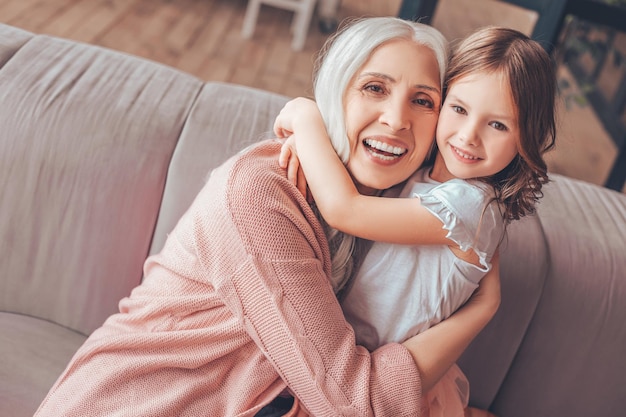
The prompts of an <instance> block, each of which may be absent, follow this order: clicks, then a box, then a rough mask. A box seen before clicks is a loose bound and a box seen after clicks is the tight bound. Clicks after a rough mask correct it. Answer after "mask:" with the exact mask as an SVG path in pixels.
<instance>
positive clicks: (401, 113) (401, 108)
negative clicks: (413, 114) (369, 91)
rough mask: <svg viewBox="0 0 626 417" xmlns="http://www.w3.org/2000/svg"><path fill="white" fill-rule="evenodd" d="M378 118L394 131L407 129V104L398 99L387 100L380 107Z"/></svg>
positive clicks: (408, 122) (408, 124) (408, 123)
mask: <svg viewBox="0 0 626 417" xmlns="http://www.w3.org/2000/svg"><path fill="white" fill-rule="evenodd" d="M379 120H380V122H381V123H382V124H384V125H387V126H389V128H391V130H392V131H394V132H397V131H400V130H404V129H408V128H409V127H410V125H411V121H410V119H409V115H408V109H407V106H406V105H405V104H404V103H401V102H400V100H388V101H387V102H386V103H385V104H384V106H383V108H382V111H381V114H380V118H379Z"/></svg>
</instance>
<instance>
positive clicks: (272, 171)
mask: <svg viewBox="0 0 626 417" xmlns="http://www.w3.org/2000/svg"><path fill="white" fill-rule="evenodd" d="M264 151H267V148H263V147H260V148H258V149H256V150H253V151H252V154H254V152H264ZM276 151H277V150H276V149H275V150H273V151H272V152H270V154H269V155H267V157H266V158H265V159H264V158H255V157H254V155H252V156H251V158H250V160H245V159H242V160H241V161H240V163H238V164H236V165H235V166H234V167H233V169H232V172H231V175H230V179H229V184H228V197H227V199H226V200H227V202H226V205H227V211H228V213H229V215H230V216H231V219H232V222H233V225H234V230H236V234H237V237H236V240H237V243H236V245H235V246H236V247H233V248H230V250H234V251H240V250H241V251H242V257H241V263H240V265H238V266H237V268H236V269H235V272H234V273H233V274H231V275H230V276H228V277H226V278H225V279H224V281H223V282H221V283H220V284H219V285H217V288H216V290H217V291H218V292H219V293H220V294H221V296H222V297H223V299H224V300H225V303H226V304H227V305H228V307H229V308H230V309H231V310H232V311H233V313H234V314H235V316H236V317H237V318H238V319H239V320H241V322H242V324H243V325H244V326H245V328H246V329H247V331H248V333H249V334H250V336H251V337H252V338H253V340H254V341H255V343H256V344H257V345H258V346H259V348H260V349H261V350H262V351H263V353H264V355H265V356H266V357H267V358H268V359H269V361H270V362H271V363H272V364H273V366H274V368H275V369H276V370H277V372H278V373H279V375H280V376H281V378H282V379H283V380H284V381H285V382H286V383H287V385H288V386H289V388H290V389H291V390H292V391H293V392H294V394H295V395H296V396H297V397H298V399H299V400H300V401H301V403H302V404H304V406H305V407H306V408H307V410H308V411H309V413H310V414H311V415H314V416H318V417H322V416H332V417H336V416H371V415H376V416H405V415H406V416H418V415H419V414H420V411H419V410H420V405H421V380H420V376H419V373H418V370H417V367H416V365H415V363H414V361H413V359H412V356H411V355H410V353H409V352H408V350H407V349H405V348H404V347H403V346H402V345H399V344H390V345H387V346H384V347H382V348H381V349H379V350H377V351H376V352H374V353H371V354H370V353H369V352H368V351H367V350H366V349H365V348H363V347H360V346H356V345H355V337H354V332H353V330H352V328H351V327H350V326H349V325H348V324H347V322H346V321H345V318H344V316H343V313H342V310H341V307H340V306H339V303H338V301H337V299H336V297H335V294H334V292H333V288H332V286H331V284H330V282H329V279H328V276H329V273H330V258H329V252H328V246H327V243H326V240H325V236H324V233H323V229H322V227H321V226H320V224H319V222H318V221H317V219H316V218H315V216H314V214H313V212H312V210H311V209H310V207H308V205H307V204H306V201H305V200H304V198H302V196H301V195H300V194H299V193H298V191H297V190H296V188H295V187H294V186H292V185H291V184H290V183H289V182H288V181H287V180H286V178H285V176H284V172H283V171H282V170H280V169H279V167H278V165H277V163H276V162H274V161H277V158H276V155H277V153H276ZM251 160H254V161H264V165H263V166H255V164H254V163H253V162H252V161H251ZM231 240H232V239H231ZM200 257H202V254H200ZM203 262H211V259H204V260H203Z"/></svg>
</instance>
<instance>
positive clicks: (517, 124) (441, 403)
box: [275, 27, 556, 417]
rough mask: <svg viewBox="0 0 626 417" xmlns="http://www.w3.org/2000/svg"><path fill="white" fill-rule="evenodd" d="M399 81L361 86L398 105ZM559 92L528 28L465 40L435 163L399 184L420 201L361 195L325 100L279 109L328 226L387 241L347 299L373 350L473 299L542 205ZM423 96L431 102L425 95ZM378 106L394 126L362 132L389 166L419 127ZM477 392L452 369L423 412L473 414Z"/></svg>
mask: <svg viewBox="0 0 626 417" xmlns="http://www.w3.org/2000/svg"><path fill="white" fill-rule="evenodd" d="M398 82H402V80H393V79H387V78H385V77H380V76H379V75H378V74H371V75H370V76H367V77H364V78H363V79H362V94H364V95H368V96H370V97H371V98H372V99H373V103H374V104H373V105H374V106H381V107H385V106H390V107H393V106H394V105H396V103H395V102H393V100H388V99H387V91H388V90H389V88H390V86H391V85H393V84H394V83H398ZM555 92H556V76H555V71H554V66H553V63H552V62H551V60H550V57H549V56H548V55H547V53H546V52H545V51H544V50H543V49H542V48H541V46H539V44H538V43H536V42H534V41H532V40H531V39H529V38H528V37H527V36H526V35H524V34H522V33H520V32H517V31H514V30H511V29H506V28H497V27H489V28H484V29H481V30H479V31H477V32H475V33H474V34H472V35H471V36H469V37H468V38H466V39H465V40H464V41H463V42H462V43H461V44H460V45H459V47H458V49H457V50H456V51H455V53H454V54H453V56H452V58H451V61H450V65H449V67H448V70H447V73H446V97H445V101H444V103H443V106H442V108H441V111H440V116H439V123H438V127H437V133H436V146H437V150H436V153H435V155H434V161H433V162H432V164H430V165H429V166H428V167H426V168H422V169H420V170H418V171H417V172H416V173H415V174H414V175H413V176H412V177H411V178H410V179H409V180H408V181H407V183H406V185H405V186H404V189H403V190H402V193H401V196H403V197H409V196H411V197H417V198H415V199H394V198H376V197H371V196H366V195H361V194H359V192H358V191H357V189H356V188H355V186H354V183H353V182H352V181H351V180H350V176H349V175H348V173H347V172H346V170H345V167H344V166H343V164H342V163H341V161H340V160H339V159H338V158H337V155H336V153H335V152H334V151H333V148H332V147H331V146H330V142H329V141H328V138H327V135H326V133H325V132H326V131H325V130H324V123H323V120H322V118H321V116H320V114H319V111H318V110H317V107H316V105H315V104H314V103H313V102H312V101H308V100H306V99H296V100H294V101H292V102H290V103H289V104H288V105H287V106H286V108H285V109H284V110H283V111H282V112H281V114H280V115H279V117H278V118H277V120H276V124H275V131H276V133H277V134H278V135H279V136H283V137H285V136H287V135H289V134H290V133H291V132H293V133H294V136H293V139H290V140H289V141H287V142H286V144H285V145H284V146H283V153H282V154H281V161H280V162H281V165H282V166H283V167H288V171H289V172H290V177H291V178H292V180H294V181H295V176H294V174H295V172H296V171H297V167H298V161H297V160H296V159H295V155H294V154H295V152H294V150H293V149H292V148H291V147H292V146H294V145H293V143H292V142H293V141H295V148H296V150H297V155H298V158H299V163H300V165H301V167H302V170H303V171H304V175H305V176H306V182H308V185H309V187H310V191H311V193H312V196H313V197H314V199H315V202H316V204H317V207H318V209H319V210H320V212H321V213H322V215H323V217H324V219H325V220H326V221H327V223H328V224H329V225H330V226H331V227H334V228H337V229H339V230H341V231H342V232H344V233H348V234H352V235H356V236H358V237H361V238H364V239H369V240H372V241H376V242H377V243H374V244H373V246H372V248H371V250H370V252H369V253H368V255H367V256H366V258H365V260H364V262H363V264H362V265H361V267H360V269H359V271H358V273H357V274H356V276H355V278H354V279H353V281H352V282H351V284H350V285H351V286H350V287H349V288H348V290H347V295H346V297H345V299H344V300H343V301H342V307H343V309H344V312H345V315H346V318H347V319H348V321H349V322H350V323H351V324H352V325H353V327H354V329H355V332H356V335H357V341H358V343H361V344H363V345H365V346H366V347H368V348H369V349H371V350H374V349H376V348H377V347H378V346H380V345H381V344H384V343H388V342H401V341H403V340H405V339H406V338H408V337H410V336H413V335H415V334H418V333H420V332H422V331H424V330H425V329H427V328H429V327H431V326H433V325H435V324H437V323H439V322H440V321H442V320H444V319H446V318H447V317H449V316H450V315H451V314H452V313H453V312H454V311H455V310H456V309H458V308H459V307H460V306H461V305H462V304H463V303H465V301H466V300H467V299H468V298H469V296H470V295H471V294H472V292H473V291H474V290H475V289H476V287H477V286H478V283H479V281H480V280H481V278H482V277H483V276H484V275H485V274H486V273H487V272H488V271H489V270H490V269H491V260H492V257H493V256H494V253H495V252H496V250H497V248H498V245H499V243H500V241H501V240H502V238H503V236H504V232H505V228H506V225H507V224H508V223H509V222H510V221H512V220H516V219H519V218H521V217H523V216H525V215H527V214H530V213H532V212H534V207H535V203H536V202H537V200H538V199H539V198H540V197H541V195H542V194H541V187H542V185H543V184H545V183H546V182H547V181H548V177H547V173H546V171H547V170H546V164H545V162H544V160H543V154H544V153H545V152H546V151H547V150H549V149H550V148H552V147H553V145H554V140H555V130H556V128H555V121H554V104H555ZM344 104H347V103H344ZM415 105H416V106H417V105H421V103H420V101H419V98H417V99H416V100H415ZM380 114H381V116H380V118H379V119H378V120H377V121H376V122H377V123H380V124H382V125H385V126H386V127H387V131H386V132H380V131H377V132H373V133H372V134H371V135H363V136H362V137H360V138H359V140H360V141H361V142H362V143H364V144H365V145H366V146H367V149H368V151H369V157H370V158H371V159H372V160H374V161H377V162H378V163H379V164H381V165H384V164H386V163H390V162H391V161H397V160H398V159H400V158H403V157H404V155H405V154H406V152H407V149H406V148H405V147H404V146H403V145H402V144H403V143H404V142H403V140H402V138H403V136H404V135H406V134H410V133H409V132H410V129H409V127H410V126H409V125H410V121H409V119H408V118H403V117H401V116H400V117H396V118H390V117H386V116H384V114H385V113H384V111H381V113H380ZM383 117H385V118H384V119H383ZM431 159H432V158H431ZM299 183H300V184H303V182H302V181H299ZM301 191H302V190H301ZM468 398H469V387H468V382H467V379H466V378H465V376H464V375H463V374H462V372H461V371H460V369H459V368H458V367H456V366H454V367H453V368H451V369H450V371H448V373H447V374H446V375H445V376H444V378H442V379H441V380H440V382H439V383H438V384H437V385H436V386H435V387H434V388H433V389H432V390H431V391H430V392H429V393H428V394H427V396H426V397H425V410H424V412H425V415H430V416H431V417H432V416H442V417H443V416H445V417H450V416H463V415H464V414H465V413H468V414H469V413H471V412H470V411H468V408H467V405H468Z"/></svg>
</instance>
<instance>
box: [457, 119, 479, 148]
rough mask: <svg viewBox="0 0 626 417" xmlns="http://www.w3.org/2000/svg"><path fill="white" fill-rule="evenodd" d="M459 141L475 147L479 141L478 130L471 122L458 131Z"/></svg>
mask: <svg viewBox="0 0 626 417" xmlns="http://www.w3.org/2000/svg"><path fill="white" fill-rule="evenodd" d="M459 139H460V140H461V142H463V143H464V144H466V145H468V146H477V145H478V142H479V141H480V138H479V134H478V129H477V128H476V126H475V125H474V124H472V123H471V122H467V123H465V124H464V125H463V127H462V128H461V129H459Z"/></svg>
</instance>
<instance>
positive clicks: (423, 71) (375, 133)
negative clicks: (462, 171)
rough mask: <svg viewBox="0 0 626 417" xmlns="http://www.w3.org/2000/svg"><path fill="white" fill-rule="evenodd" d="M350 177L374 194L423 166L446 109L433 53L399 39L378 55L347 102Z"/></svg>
mask: <svg viewBox="0 0 626 417" xmlns="http://www.w3.org/2000/svg"><path fill="white" fill-rule="evenodd" d="M344 103H345V104H344V105H345V109H344V112H345V121H346V129H347V133H348V139H349V141H350V160H349V161H348V164H347V167H348V171H349V172H350V173H351V175H352V177H353V179H354V181H355V183H356V185H357V187H358V188H359V191H360V192H361V193H364V194H372V193H373V192H375V191H376V190H383V189H386V188H389V187H391V186H393V185H396V184H398V183H400V182H402V181H404V180H405V179H407V178H408V177H409V176H410V175H411V174H412V173H413V172H414V171H415V170H416V169H417V168H419V166H420V165H421V164H422V163H423V162H424V159H425V158H426V156H427V154H428V151H429V150H430V148H431V145H432V142H433V139H434V137H435V128H436V126H437V118H438V116H439V108H440V105H441V88H440V84H439V66H438V64H437V60H436V58H435V55H434V53H433V52H432V51H431V50H430V48H428V47H426V46H422V45H418V44H416V43H414V42H411V41H407V40H394V41H390V42H388V43H385V44H383V45H381V46H380V47H378V48H377V49H375V50H374V52H373V53H372V55H371V56H370V58H369V60H368V61H367V62H366V63H365V64H364V65H363V67H361V69H360V70H359V71H357V73H356V74H355V76H354V78H353V79H352V81H351V82H350V84H349V85H348V88H347V89H346V93H345V97H344Z"/></svg>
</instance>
